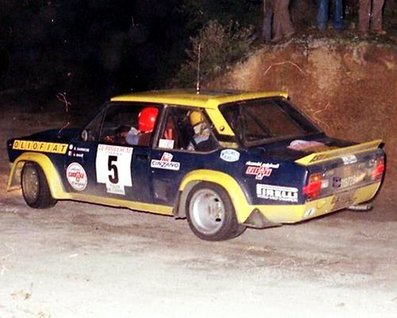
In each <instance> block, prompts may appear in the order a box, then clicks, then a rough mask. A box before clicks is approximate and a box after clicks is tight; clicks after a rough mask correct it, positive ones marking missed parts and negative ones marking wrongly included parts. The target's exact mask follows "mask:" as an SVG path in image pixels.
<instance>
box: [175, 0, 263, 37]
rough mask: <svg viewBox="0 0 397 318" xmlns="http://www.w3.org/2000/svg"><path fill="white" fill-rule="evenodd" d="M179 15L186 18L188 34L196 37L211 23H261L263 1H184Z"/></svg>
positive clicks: (247, 24)
mask: <svg viewBox="0 0 397 318" xmlns="http://www.w3.org/2000/svg"><path fill="white" fill-rule="evenodd" d="M178 11H179V14H180V15H181V16H184V17H185V22H184V29H185V30H186V33H188V34H190V35H192V36H195V35H196V34H197V31H198V30H201V29H202V28H203V27H204V26H205V25H207V24H208V23H209V22H210V21H214V20H216V21H219V23H221V24H223V25H226V24H227V23H229V22H230V21H239V23H240V25H242V26H250V25H255V24H258V23H260V19H261V17H262V0H216V1H214V0H182V1H181V3H180V5H179V7H178Z"/></svg>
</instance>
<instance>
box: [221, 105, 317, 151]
mask: <svg viewBox="0 0 397 318" xmlns="http://www.w3.org/2000/svg"><path fill="white" fill-rule="evenodd" d="M220 110H221V112H222V114H223V116H224V117H225V119H226V121H227V122H228V123H229V125H230V127H231V128H232V129H233V131H234V133H235V135H236V136H237V137H238V138H239V139H240V141H241V142H242V143H243V144H244V145H245V146H250V145H257V144H260V143H265V142H269V141H273V140H274V139H284V138H285V139H287V138H291V137H292V138H295V137H301V136H305V135H309V134H313V133H318V132H319V130H318V128H317V127H316V126H315V125H313V124H312V123H311V122H310V121H309V120H308V119H307V118H306V117H305V116H304V115H302V114H301V113H300V112H299V111H298V110H297V109H296V108H294V107H293V106H292V105H291V104H290V103H289V102H288V101H287V100H285V99H282V98H276V99H274V98H272V99H269V98H268V99H257V100H250V101H242V102H238V103H232V104H225V105H222V106H220Z"/></svg>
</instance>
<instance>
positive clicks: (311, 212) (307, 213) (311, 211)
mask: <svg viewBox="0 0 397 318" xmlns="http://www.w3.org/2000/svg"><path fill="white" fill-rule="evenodd" d="M315 214H316V209H315V208H309V209H308V210H306V211H305V213H304V214H303V218H304V219H307V218H310V217H312V216H314V215H315Z"/></svg>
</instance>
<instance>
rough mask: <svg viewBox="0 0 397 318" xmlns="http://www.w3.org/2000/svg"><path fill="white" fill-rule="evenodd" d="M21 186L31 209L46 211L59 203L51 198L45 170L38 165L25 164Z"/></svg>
mask: <svg viewBox="0 0 397 318" xmlns="http://www.w3.org/2000/svg"><path fill="white" fill-rule="evenodd" d="M21 185H22V194H23V198H24V199H25V202H26V203H27V205H29V206H30V207H31V208H35V209H46V208H50V207H52V206H54V205H55V204H56V203H57V201H56V200H55V199H54V198H53V197H52V196H51V192H50V189H49V187H48V182H47V179H46V176H45V174H44V172H43V170H42V169H41V167H40V166H39V165H37V164H36V163H33V162H27V163H25V165H24V167H23V169H22V176H21Z"/></svg>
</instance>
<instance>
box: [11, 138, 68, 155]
mask: <svg viewBox="0 0 397 318" xmlns="http://www.w3.org/2000/svg"><path fill="white" fill-rule="evenodd" d="M12 149H15V150H29V151H37V152H49V153H59V154H65V153H66V151H67V149H68V144H60V143H55V142H44V141H32V140H18V139H17V140H14V143H13V145H12Z"/></svg>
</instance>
